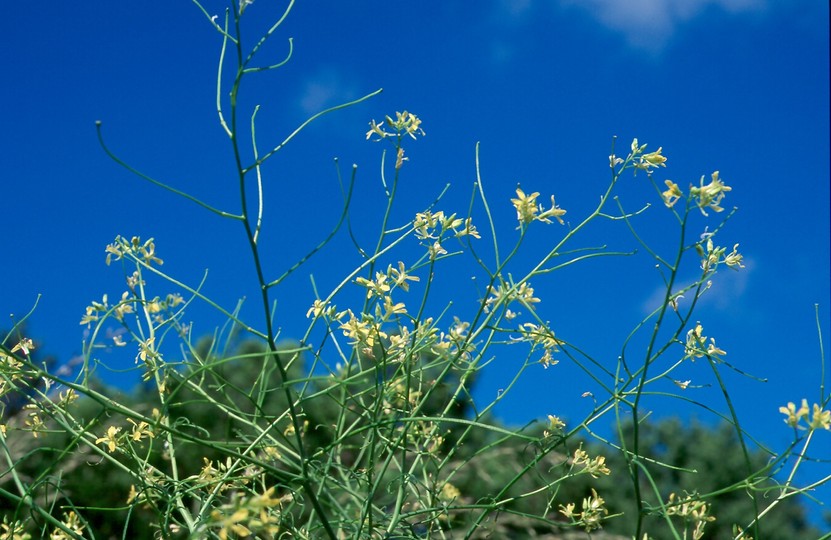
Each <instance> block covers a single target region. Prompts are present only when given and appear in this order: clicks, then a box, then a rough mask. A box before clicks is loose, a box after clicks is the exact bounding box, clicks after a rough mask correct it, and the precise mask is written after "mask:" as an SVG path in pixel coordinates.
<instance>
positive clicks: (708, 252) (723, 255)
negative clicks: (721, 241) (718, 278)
mask: <svg viewBox="0 0 831 540" xmlns="http://www.w3.org/2000/svg"><path fill="white" fill-rule="evenodd" d="M705 236H706V237H707V243H706V245H705V246H702V245H701V243H698V244H696V246H695V249H696V251H697V252H698V255H699V256H700V257H701V269H702V270H704V272H711V271H713V270H715V269H716V268H717V267H718V265H719V264H721V263H724V264H726V265H727V267H728V268H732V269H733V270H739V269H740V268H744V265H743V264H742V260H743V259H744V257H743V256H742V255H741V254H740V253H739V252H738V249H739V244H735V245H734V246H733V251H731V252H730V253H727V248H725V247H721V246H716V245H715V244H713V238H712V235H709V234H707V235H705Z"/></svg>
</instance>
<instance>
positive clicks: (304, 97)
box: [298, 68, 357, 116]
mask: <svg viewBox="0 0 831 540" xmlns="http://www.w3.org/2000/svg"><path fill="white" fill-rule="evenodd" d="M356 96H357V92H356V85H355V84H354V83H352V82H350V81H349V80H347V78H346V77H345V76H344V75H342V74H341V73H340V72H339V71H337V70H336V69H333V68H323V69H320V70H318V71H317V72H315V73H314V74H312V76H310V77H309V78H307V79H306V81H305V82H304V83H303V87H302V88H301V92H300V97H299V100H298V101H299V104H300V108H301V109H302V111H303V113H305V114H306V115H307V116H311V115H313V114H315V113H318V112H320V111H322V110H323V109H326V108H327V107H332V106H334V105H337V104H339V103H343V102H345V101H349V100H351V99H354V98H355V97H356Z"/></svg>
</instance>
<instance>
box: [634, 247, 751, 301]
mask: <svg viewBox="0 0 831 540" xmlns="http://www.w3.org/2000/svg"><path fill="white" fill-rule="evenodd" d="M742 262H743V263H744V266H745V267H744V268H742V269H740V270H739V271H734V270H730V269H729V268H727V267H726V266H720V267H719V272H718V274H717V275H716V276H715V277H714V278H713V279H712V285H711V286H710V288H709V289H708V290H707V291H705V292H704V294H703V295H702V296H701V297H700V298H699V299H698V304H697V305H696V308H697V309H698V308H709V309H714V310H716V311H728V310H732V311H737V309H738V308H740V307H741V303H742V301H743V299H744V297H745V293H746V291H747V287H748V284H749V280H750V276H751V275H752V273H753V268H754V266H755V261H754V260H753V259H752V258H749V257H745V258H744V260H743V261H742ZM692 282H693V280H692V279H690V280H688V281H684V280H681V281H680V282H679V283H680V285H679V286H678V287H676V288H675V290H676V291H678V290H680V289H682V288H683V286H685V285H687V284H689V283H692ZM665 294H666V288H664V287H657V288H656V289H655V290H654V291H652V293H651V294H649V296H647V297H646V299H645V300H644V301H643V303H642V304H641V311H642V312H643V314H644V315H647V314H649V313H652V312H653V311H655V310H656V309H658V308H659V307H661V303H662V302H663V301H664V295H665ZM692 296H693V291H690V292H688V293H687V294H686V295H685V297H684V298H682V299H680V300H679V302H678V306H679V308H680V309H683V308H684V307H686V306H689V305H690V301H691V300H692Z"/></svg>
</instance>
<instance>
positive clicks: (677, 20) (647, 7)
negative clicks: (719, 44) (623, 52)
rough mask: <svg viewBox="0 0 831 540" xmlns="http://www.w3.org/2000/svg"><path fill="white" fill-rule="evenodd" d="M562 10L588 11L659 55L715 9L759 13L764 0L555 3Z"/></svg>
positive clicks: (582, 0) (581, 0)
mask: <svg viewBox="0 0 831 540" xmlns="http://www.w3.org/2000/svg"><path fill="white" fill-rule="evenodd" d="M559 1H560V5H561V6H563V7H576V8H579V9H582V10H584V11H586V12H588V13H589V14H590V15H591V16H592V17H594V18H595V19H596V20H597V21H598V22H599V23H601V24H602V25H603V26H605V27H607V28H609V29H611V30H614V31H616V32H619V33H621V34H623V36H624V38H625V39H626V41H627V43H628V44H629V45H630V46H632V47H634V48H637V49H641V50H644V51H647V52H651V53H658V52H660V51H661V50H662V49H663V48H664V46H665V45H666V44H667V43H668V42H669V40H670V39H671V38H672V37H673V36H674V35H675V34H676V33H677V31H678V30H679V29H680V28H681V27H683V26H684V25H685V24H686V23H689V22H691V21H693V20H694V19H696V18H697V17H699V16H701V15H702V14H704V13H705V11H706V10H707V9H708V8H711V7H712V8H717V9H720V10H722V11H724V12H727V13H732V14H740V13H751V12H763V11H765V10H766V9H767V7H768V6H767V4H768V0H626V1H621V0H559Z"/></svg>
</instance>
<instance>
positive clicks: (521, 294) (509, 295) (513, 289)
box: [485, 282, 540, 313]
mask: <svg viewBox="0 0 831 540" xmlns="http://www.w3.org/2000/svg"><path fill="white" fill-rule="evenodd" d="M491 295H492V296H490V297H489V298H488V299H487V300H485V313H490V311H491V310H492V309H493V308H494V307H497V306H500V305H507V304H509V303H511V302H514V301H516V302H519V303H520V304H522V305H523V306H525V307H527V308H529V309H530V308H531V307H532V304H536V303H538V302H539V301H540V299H539V298H537V297H535V296H534V289H533V288H532V287H531V286H530V285H529V284H528V282H522V283H520V284H519V286H517V285H508V284H504V285H498V286H497V287H495V288H494V289H493V290H492V291H491Z"/></svg>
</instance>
